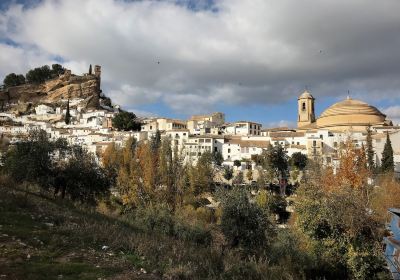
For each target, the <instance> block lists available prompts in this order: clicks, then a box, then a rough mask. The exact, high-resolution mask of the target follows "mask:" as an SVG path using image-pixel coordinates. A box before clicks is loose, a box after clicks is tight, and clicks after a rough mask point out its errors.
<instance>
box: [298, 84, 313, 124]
mask: <svg viewBox="0 0 400 280" xmlns="http://www.w3.org/2000/svg"><path fill="white" fill-rule="evenodd" d="M314 101H315V98H314V97H313V96H312V95H311V93H309V92H308V90H305V91H304V92H303V93H302V94H301V95H300V96H299V98H298V117H297V127H299V128H300V127H302V126H305V125H307V124H311V123H313V122H315V111H314Z"/></svg>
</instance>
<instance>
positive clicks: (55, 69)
mask: <svg viewBox="0 0 400 280" xmlns="http://www.w3.org/2000/svg"><path fill="white" fill-rule="evenodd" d="M64 73H65V68H64V67H62V66H61V65H60V64H53V65H51V74H52V76H53V77H58V76H59V75H62V74H64Z"/></svg>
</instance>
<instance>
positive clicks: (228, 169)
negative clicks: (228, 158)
mask: <svg viewBox="0 0 400 280" xmlns="http://www.w3.org/2000/svg"><path fill="white" fill-rule="evenodd" d="M223 176H224V179H225V180H227V181H228V182H229V181H230V180H231V179H232V178H233V169H232V168H231V167H229V166H225V167H224V175H223Z"/></svg>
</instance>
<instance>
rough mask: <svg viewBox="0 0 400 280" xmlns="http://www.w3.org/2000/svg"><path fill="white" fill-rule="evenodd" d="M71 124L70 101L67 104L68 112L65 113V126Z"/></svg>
mask: <svg viewBox="0 0 400 280" xmlns="http://www.w3.org/2000/svg"><path fill="white" fill-rule="evenodd" d="M70 122H71V114H70V112H69V99H68V102H67V111H66V112H65V124H69V123H70Z"/></svg>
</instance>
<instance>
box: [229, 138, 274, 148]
mask: <svg viewBox="0 0 400 280" xmlns="http://www.w3.org/2000/svg"><path fill="white" fill-rule="evenodd" d="M228 143H229V144H236V145H240V146H241V147H256V148H268V146H269V145H270V142H269V141H246V140H240V139H229V140H228Z"/></svg>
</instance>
